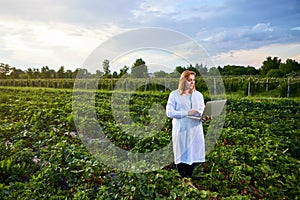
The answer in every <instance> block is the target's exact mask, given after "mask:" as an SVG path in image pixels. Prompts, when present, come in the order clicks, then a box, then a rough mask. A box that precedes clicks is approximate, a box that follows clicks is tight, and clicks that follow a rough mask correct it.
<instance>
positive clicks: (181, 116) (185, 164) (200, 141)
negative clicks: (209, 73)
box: [166, 70, 205, 178]
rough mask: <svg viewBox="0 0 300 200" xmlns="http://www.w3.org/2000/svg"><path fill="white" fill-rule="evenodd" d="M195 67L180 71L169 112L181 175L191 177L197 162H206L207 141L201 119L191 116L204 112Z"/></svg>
mask: <svg viewBox="0 0 300 200" xmlns="http://www.w3.org/2000/svg"><path fill="white" fill-rule="evenodd" d="M195 76H196V73H195V72H193V71H189V70H186V71H184V72H183V73H182V74H181V77H180V80H179V86H178V89H177V90H174V91H172V92H171V93H170V95H169V99H168V103H167V106H166V114H167V116H168V117H169V118H173V120H172V142H173V152H174V162H175V164H176V167H177V169H178V172H179V174H180V175H181V177H183V178H185V177H189V178H192V174H193V171H194V168H195V166H196V165H197V164H198V163H201V162H205V141H204V134H203V127H202V121H201V120H195V119H192V118H189V117H188V116H201V113H202V112H203V110H204V107H205V103H204V98H203V95H202V94H201V93H200V92H199V91H197V90H196V89H195Z"/></svg>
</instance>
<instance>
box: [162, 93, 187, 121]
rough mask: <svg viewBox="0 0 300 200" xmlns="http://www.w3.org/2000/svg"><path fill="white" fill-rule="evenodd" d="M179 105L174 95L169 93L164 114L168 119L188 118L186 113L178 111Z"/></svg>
mask: <svg viewBox="0 0 300 200" xmlns="http://www.w3.org/2000/svg"><path fill="white" fill-rule="evenodd" d="M178 108H180V105H178V102H176V97H175V94H174V93H170V96H169V99H168V102H167V106H166V114H167V116H168V117H169V118H177V119H179V118H183V117H186V116H188V111H184V110H180V109H178Z"/></svg>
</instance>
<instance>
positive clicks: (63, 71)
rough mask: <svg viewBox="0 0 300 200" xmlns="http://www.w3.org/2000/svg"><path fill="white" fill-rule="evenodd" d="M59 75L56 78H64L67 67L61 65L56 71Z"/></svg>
mask: <svg viewBox="0 0 300 200" xmlns="http://www.w3.org/2000/svg"><path fill="white" fill-rule="evenodd" d="M56 74H57V76H56V78H64V77H65V67H64V66H60V68H59V70H57V72H56Z"/></svg>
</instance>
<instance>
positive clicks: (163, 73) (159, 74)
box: [154, 70, 168, 78]
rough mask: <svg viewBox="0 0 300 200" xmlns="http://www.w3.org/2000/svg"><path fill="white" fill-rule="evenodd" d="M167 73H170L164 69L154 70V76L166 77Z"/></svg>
mask: <svg viewBox="0 0 300 200" xmlns="http://www.w3.org/2000/svg"><path fill="white" fill-rule="evenodd" d="M167 75H168V73H167V72H165V71H162V70H160V71H158V72H154V77H155V78H164V77H166V76H167Z"/></svg>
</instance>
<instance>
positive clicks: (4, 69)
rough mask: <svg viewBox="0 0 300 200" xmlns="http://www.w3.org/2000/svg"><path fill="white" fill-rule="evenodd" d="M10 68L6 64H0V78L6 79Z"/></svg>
mask: <svg viewBox="0 0 300 200" xmlns="http://www.w3.org/2000/svg"><path fill="white" fill-rule="evenodd" d="M9 70H10V66H9V65H8V64H3V63H1V64H0V78H6V77H7V74H8V73H9Z"/></svg>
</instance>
